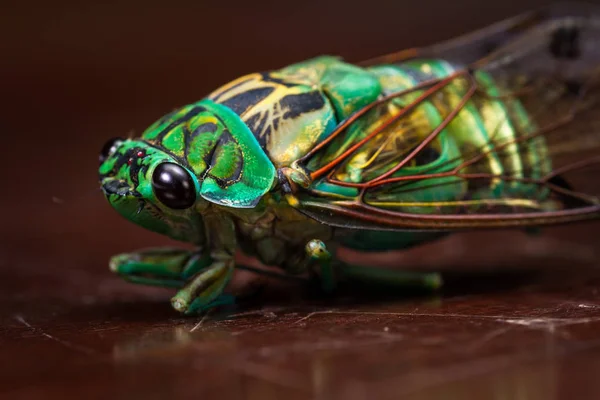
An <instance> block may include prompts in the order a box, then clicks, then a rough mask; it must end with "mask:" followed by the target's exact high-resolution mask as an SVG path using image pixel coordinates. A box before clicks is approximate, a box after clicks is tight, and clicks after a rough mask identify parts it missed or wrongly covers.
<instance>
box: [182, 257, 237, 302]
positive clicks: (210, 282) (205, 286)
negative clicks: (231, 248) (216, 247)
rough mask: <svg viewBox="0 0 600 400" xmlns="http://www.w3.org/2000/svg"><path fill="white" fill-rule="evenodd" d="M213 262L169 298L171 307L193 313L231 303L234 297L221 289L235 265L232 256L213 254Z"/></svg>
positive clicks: (229, 277) (223, 287) (227, 281)
mask: <svg viewBox="0 0 600 400" xmlns="http://www.w3.org/2000/svg"><path fill="white" fill-rule="evenodd" d="M214 260H215V261H214V262H213V263H212V264H211V265H210V266H209V267H208V268H205V269H203V270H201V271H199V272H198V273H197V274H196V275H194V276H193V277H192V278H190V279H189V280H188V282H187V283H186V284H185V286H184V287H183V288H182V289H181V290H179V291H178V292H177V294H176V295H175V296H173V298H172V299H171V305H172V306H173V308H174V309H175V310H177V311H179V312H180V313H183V314H194V313H198V312H201V311H204V310H206V309H209V308H212V307H215V306H217V305H223V304H232V303H233V302H234V297H233V296H229V295H224V294H223V290H224V289H225V286H226V285H227V283H229V280H230V279H231V276H232V275H233V270H234V267H235V263H234V259H233V257H231V256H229V255H227V254H221V255H215V256H214Z"/></svg>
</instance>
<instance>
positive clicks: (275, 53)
mask: <svg viewBox="0 0 600 400" xmlns="http://www.w3.org/2000/svg"><path fill="white" fill-rule="evenodd" d="M549 3H550V2H547V1H534V0H521V1H497V2H490V1H481V0H460V1H439V0H420V1H398V0H395V1H381V0H371V1H368V2H367V1H355V0H345V1H338V0H335V1H333V0H331V1H278V2H275V1H264V2H260V1H255V2H250V1H246V2H244V1H220V2H219V1H217V2H214V1H213V2H203V1H198V0H196V1H181V2H169V3H167V2H164V3H161V2H157V1H151V0H149V1H120V2H117V1H115V2H104V3H103V4H85V2H84V4H81V2H72V3H70V4H69V3H68V2H63V1H52V2H41V1H39V2H38V1H32V2H14V3H13V2H3V4H2V5H1V6H0V93H1V96H0V103H1V104H0V106H1V107H0V109H1V110H2V112H1V114H0V116H1V118H0V132H1V136H0V137H1V140H2V142H1V143H2V146H1V153H0V154H1V157H0V160H1V161H0V167H1V176H2V179H1V180H0V184H1V185H2V189H0V193H1V194H2V196H0V206H1V210H2V211H3V213H2V219H1V221H2V222H1V224H0V239H1V240H0V318H2V320H1V325H0V361H1V362H0V393H4V394H5V395H7V396H8V395H9V394H10V397H15V398H16V397H22V398H33V397H47V398H62V397H61V396H63V395H72V396H75V395H85V396H88V397H89V396H91V397H95V396H101V395H102V396H105V395H113V396H116V397H117V398H119V397H125V396H129V398H132V397H133V398H136V397H138V396H140V397H141V396H143V397H144V398H163V396H167V395H168V396H170V397H173V396H181V397H185V396H186V395H190V394H192V393H193V394H195V395H198V396H200V395H204V396H205V397H206V396H209V397H212V396H215V395H216V394H219V393H220V394H222V395H223V396H227V395H231V396H236V397H244V398H267V397H270V396H271V397H272V396H275V397H281V396H282V395H284V394H285V395H286V396H293V397H298V398H300V397H304V396H316V397H319V396H320V397H321V398H328V397H332V398H363V397H364V396H366V395H367V394H369V393H372V394H373V393H374V394H378V395H380V396H381V397H390V398H397V396H398V395H399V394H405V395H407V396H413V397H411V398H423V399H424V398H436V397H438V396H439V395H441V394H446V395H447V396H448V397H449V396H450V394H452V395H453V396H455V397H454V398H460V397H468V395H471V397H473V398H498V397H493V396H500V395H506V396H508V397H506V398H512V396H514V395H515V394H516V393H526V395H527V396H529V397H525V398H532V399H547V398H562V397H565V398H566V397H567V396H571V397H569V398H584V397H586V396H584V395H586V394H587V395H589V396H591V397H589V398H594V397H593V393H594V392H593V391H594V390H595V394H596V395H597V394H600V388H599V387H598V383H597V382H596V381H595V379H594V374H593V371H594V370H597V368H598V366H599V365H598V364H599V361H598V360H599V358H598V340H599V339H600V335H599V327H600V324H598V322H595V321H597V319H598V318H599V317H600V300H599V299H598V294H597V291H596V288H597V287H598V285H597V281H596V280H595V278H594V276H595V269H596V267H597V266H598V262H597V260H598V253H597V250H596V249H597V244H598V243H599V240H600V239H598V232H600V225H598V224H577V225H574V226H571V227H559V228H553V229H549V230H547V231H546V232H545V233H544V236H543V237H538V238H531V237H527V236H526V235H524V234H523V233H521V232H499V233H485V234H478V235H472V234H471V235H461V236H459V237H455V238H451V239H449V240H445V241H443V242H440V243H436V244H433V245H428V246H424V247H423V248H420V249H417V250H415V251H413V252H410V253H409V254H405V255H396V256H394V257H391V258H390V257H388V258H387V259H386V260H385V262H386V263H387V264H394V265H411V266H415V267H423V268H441V269H444V270H449V271H454V270H465V269H475V270H478V271H481V270H490V269H491V270H499V271H507V270H521V269H523V268H536V269H538V270H540V269H541V270H543V271H544V273H543V276H541V277H536V278H535V279H533V280H527V281H526V282H524V281H523V280H522V279H519V280H515V277H514V276H511V277H509V278H506V277H499V276H496V275H494V277H493V278H486V279H481V278H479V280H475V279H472V280H469V279H467V280H464V279H463V280H461V281H460V282H461V283H459V284H457V285H456V286H452V285H451V287H450V290H449V293H450V294H449V295H448V297H446V298H444V299H437V300H434V301H430V300H426V301H422V300H420V299H408V300H403V301H400V302H391V303H390V302H385V303H375V304H369V305H364V306H363V305H361V303H355V304H351V305H340V306H339V307H336V310H342V311H343V312H342V313H331V312H330V313H325V314H321V315H317V316H315V317H314V318H310V319H308V320H305V321H301V318H302V317H303V316H306V315H307V314H308V313H309V312H310V311H312V310H321V311H331V304H321V305H309V303H308V300H302V302H301V303H298V304H294V307H292V306H290V305H289V303H293V300H290V299H291V298H292V297H291V295H290V293H289V292H288V293H286V295H284V296H281V295H280V294H277V293H274V294H273V295H272V296H271V297H269V296H266V298H265V299H264V300H265V301H266V302H265V303H264V304H265V305H266V306H270V307H279V305H280V304H281V303H282V302H283V303H285V304H287V305H284V306H281V307H279V308H274V309H272V308H267V309H266V310H262V311H260V312H258V311H257V313H256V314H252V313H251V314H249V315H246V314H244V315H242V316H239V317H236V318H233V319H232V320H225V321H222V320H218V319H216V318H215V319H214V320H213V319H209V320H208V322H207V321H205V322H203V325H201V326H200V327H199V328H196V329H195V330H194V331H193V332H192V333H190V330H192V328H193V327H194V326H195V325H196V323H197V322H198V321H199V319H181V318H178V317H177V316H176V315H174V313H173V312H171V310H170V309H169V306H168V298H169V295H170V293H168V292H166V291H162V290H157V289H145V288H141V287H134V286H130V285H127V284H125V283H122V282H121V281H119V280H118V279H117V278H116V277H113V276H111V275H110V274H109V272H108V270H107V268H106V263H107V260H108V257H109V256H110V255H112V254H115V253H118V252H123V251H130V250H132V249H136V248H139V247H145V246H150V245H154V244H164V243H169V242H168V241H167V240H165V239H163V238H161V237H158V236H156V235H154V234H151V233H148V232H145V231H143V230H141V229H139V228H137V227H135V226H133V225H132V224H129V223H127V222H126V221H124V220H122V219H121V218H120V217H119V216H118V215H116V213H114V212H113V211H112V210H111V209H110V208H109V207H108V205H107V204H106V203H105V201H104V199H103V198H102V196H101V194H100V192H99V190H98V183H97V181H96V168H97V153H98V151H99V149H100V148H101V146H102V144H103V143H104V141H105V140H107V139H108V138H110V137H112V136H119V135H127V134H129V133H130V132H134V133H139V132H140V131H141V130H143V129H144V128H145V127H146V126H147V125H148V124H149V123H151V122H152V121H153V120H154V119H156V118H157V117H159V116H161V115H162V114H163V113H165V112H167V111H169V110H171V109H172V108H174V107H176V106H179V105H182V104H185V103H188V102H191V101H195V100H198V99H200V98H201V97H203V96H204V95H205V94H206V93H207V92H209V91H210V90H212V89H214V88H215V87H217V86H219V85H220V84H223V83H225V82H227V81H228V80H230V79H233V78H235V77H237V76H239V75H241V74H245V73H248V72H253V71H257V70H265V69H271V68H277V67H281V66H284V65H286V64H289V63H292V62H295V61H299V60H303V59H306V58H309V57H312V56H316V55H320V54H336V55H341V56H343V57H344V58H346V59H347V60H349V61H360V60H363V59H366V58H370V57H373V56H377V55H380V54H383V53H387V52H390V51H395V50H398V49H401V48H405V47H412V46H419V45H426V44H429V43H431V42H434V41H437V40H442V39H446V38H449V37H451V36H454V35H458V34H462V33H465V32H468V31H470V30H473V29H476V28H480V27H483V26H485V25H487V24H489V23H492V22H494V21H496V20H499V19H503V18H506V17H509V16H512V15H515V14H518V13H520V12H523V11H525V10H527V9H530V8H532V7H536V6H541V5H545V4H549ZM498 281H501V282H502V283H503V285H502V286H499V285H497V282H498ZM465 282H466V283H465ZM557 282H558V283H557ZM478 287H480V288H484V290H483V293H477V294H474V289H476V288H478ZM498 288H501V289H502V290H492V289H498ZM250 310H255V311H256V310H260V306H259V305H253V306H251V307H250ZM311 321H316V322H314V323H311ZM506 321H509V322H506ZM244 332H245V333H244ZM586 388H589V390H588V389H586ZM448 397H446V398H448ZM3 398H4V397H3ZM596 398H597V397H596Z"/></svg>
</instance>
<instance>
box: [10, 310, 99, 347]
mask: <svg viewBox="0 0 600 400" xmlns="http://www.w3.org/2000/svg"><path fill="white" fill-rule="evenodd" d="M14 318H15V320H17V321H18V322H20V323H21V324H23V325H24V326H26V327H27V328H29V329H31V331H32V332H35V333H39V334H40V335H42V336H44V337H45V338H48V339H50V340H52V341H54V342H56V343H59V344H61V345H63V346H64V347H66V348H68V349H71V350H74V351H78V352H80V353H84V354H88V355H89V354H95V353H96V352H95V351H94V350H93V349H90V348H89V347H85V346H80V345H77V344H74V343H71V342H68V341H66V340H63V339H59V338H57V337H56V336H52V335H50V334H49V333H46V332H44V331H43V330H41V329H39V328H36V327H34V326H33V325H31V324H30V323H29V322H27V321H26V320H25V318H23V316H21V315H15V316H14Z"/></svg>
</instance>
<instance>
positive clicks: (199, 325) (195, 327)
mask: <svg viewBox="0 0 600 400" xmlns="http://www.w3.org/2000/svg"><path fill="white" fill-rule="evenodd" d="M211 311H212V310H209V311H208V312H207V313H206V314H204V316H203V317H202V319H201V320H200V322H198V323H197V324H196V325H194V327H193V328H192V329H190V333H192V332H194V331H195V330H196V329H198V328H200V327H201V326H202V324H203V323H204V321H206V319H207V318H208V317H209V316H210V314H211Z"/></svg>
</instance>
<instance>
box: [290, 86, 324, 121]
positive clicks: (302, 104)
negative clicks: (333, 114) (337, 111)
mask: <svg viewBox="0 0 600 400" xmlns="http://www.w3.org/2000/svg"><path fill="white" fill-rule="evenodd" d="M279 105H280V106H281V108H282V109H284V110H286V111H285V114H283V119H288V118H292V119H293V118H297V117H299V116H300V115H302V114H305V113H310V112H313V111H317V110H320V109H321V108H323V106H325V100H324V99H323V96H322V95H321V92H319V91H317V90H315V91H312V92H307V93H300V94H289V95H287V96H285V97H284V98H282V99H281V100H280V101H279Z"/></svg>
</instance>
